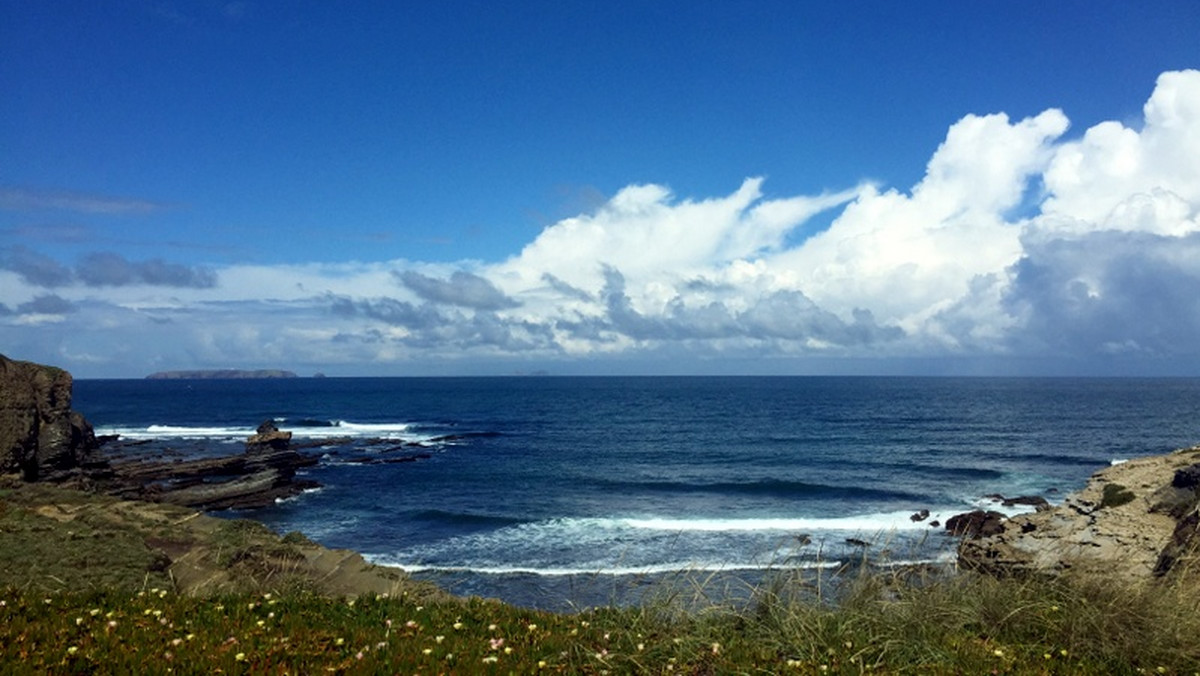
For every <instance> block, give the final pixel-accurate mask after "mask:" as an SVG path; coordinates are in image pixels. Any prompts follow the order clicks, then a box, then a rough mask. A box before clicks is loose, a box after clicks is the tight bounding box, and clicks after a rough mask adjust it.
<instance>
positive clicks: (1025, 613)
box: [0, 572, 1200, 674]
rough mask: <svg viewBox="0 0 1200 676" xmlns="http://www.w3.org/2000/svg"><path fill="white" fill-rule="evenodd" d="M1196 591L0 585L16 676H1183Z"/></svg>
mask: <svg viewBox="0 0 1200 676" xmlns="http://www.w3.org/2000/svg"><path fill="white" fill-rule="evenodd" d="M1198 603H1200V594H1198V593H1197V590H1196V589H1195V587H1194V586H1178V585H1176V586H1171V587H1163V586H1147V587H1143V588H1130V587H1127V586H1122V585H1119V584H1116V583H1113V582H1111V581H1103V580H1096V579H1070V578H1064V579H1039V580H1015V579H1007V580H998V579H994V578H989V577H984V576H978V575H973V574H957V575H949V576H938V577H936V578H928V577H922V576H920V575H915V576H913V575H908V576H906V575H901V574H893V573H879V572H875V573H867V574H864V575H863V576H862V577H860V578H859V579H857V580H855V581H852V582H851V583H849V584H848V585H845V586H843V587H842V588H841V590H840V592H839V595H838V598H837V599H831V598H823V597H821V596H817V595H814V593H813V591H812V588H811V587H810V586H807V585H805V586H802V585H801V584H800V583H799V582H797V580H796V579H792V578H791V577H790V576H788V575H786V574H785V573H783V572H781V577H780V579H779V580H778V581H776V582H774V583H771V584H765V585H763V586H762V587H761V588H759V589H757V590H755V592H754V594H753V596H752V599H751V601H750V602H749V603H746V604H742V605H740V606H739V607H737V608H732V607H722V606H707V607H698V606H697V605H696V604H695V600H694V599H690V598H689V599H686V600H685V599H681V598H679V596H677V595H667V596H666V597H664V598H661V599H659V600H656V601H650V602H647V603H646V604H643V605H640V606H636V607H628V608H601V609H596V610H591V611H587V612H581V613H576V614H553V613H546V612H539V611H532V610H525V609H520V608H516V607H513V606H509V605H506V604H503V603H499V602H495V601H484V600H480V599H468V600H463V599H444V600H438V601H435V602H426V601H423V600H417V599H409V598H406V597H404V596H401V597H399V598H386V597H360V598H358V599H354V600H330V599H328V598H323V597H318V596H313V595H308V594H302V593H301V594H287V595H283V596H280V595H274V594H269V593H268V594H256V595H247V594H243V595H237V596H226V597H220V598H211V599H196V598H191V597H184V596H177V595H175V594H173V593H171V592H169V591H161V590H154V589H150V590H147V591H143V592H139V593H127V592H122V593H109V592H87V593H62V594H52V595H43V594H34V593H30V592H29V591H28V590H25V591H17V590H9V591H7V592H0V666H2V667H3V670H4V671H6V672H13V673H46V672H54V673H131V672H138V673H146V672H150V673H165V672H166V671H167V670H168V669H173V670H175V671H176V672H177V673H213V672H216V671H223V672H225V673H272V674H273V673H318V672H327V671H328V670H332V671H333V672H339V673H355V674H357V673H363V674H374V673H379V674H391V673H423V674H424V673H518V674H526V673H568V674H576V673H582V674H600V673H606V672H607V673H614V674H623V673H647V674H669V673H682V674H742V673H744V674H773V673H812V674H815V673H853V674H858V673H934V674H943V673H945V674H951V673H968V674H986V673H1035V674H1078V673H1095V674H1136V673H1195V672H1196V671H1197V670H1200V643H1197V642H1196V640H1195V637H1196V636H1197V635H1200V617H1198V616H1197V613H1196V612H1195V609H1196V608H1197V607H1198Z"/></svg>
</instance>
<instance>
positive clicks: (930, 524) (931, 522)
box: [929, 519, 942, 528]
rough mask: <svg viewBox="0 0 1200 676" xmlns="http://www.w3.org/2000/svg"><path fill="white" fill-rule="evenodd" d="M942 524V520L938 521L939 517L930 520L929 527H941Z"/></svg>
mask: <svg viewBox="0 0 1200 676" xmlns="http://www.w3.org/2000/svg"><path fill="white" fill-rule="evenodd" d="M941 525H942V522H941V521H938V520H937V519H934V520H933V521H930V522H929V527H930V528H940V527H941Z"/></svg>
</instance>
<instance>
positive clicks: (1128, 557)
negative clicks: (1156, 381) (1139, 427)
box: [958, 446, 1200, 580]
mask: <svg viewBox="0 0 1200 676" xmlns="http://www.w3.org/2000/svg"><path fill="white" fill-rule="evenodd" d="M1198 508H1200V446H1197V447H1194V448H1189V449H1182V450H1179V451H1175V452H1174V453H1170V454H1167V455H1160V456H1151V457H1146V458H1138V459H1135V460H1130V461H1128V462H1125V463H1121V464H1118V465H1114V466H1112V467H1109V468H1106V469H1104V470H1102V471H1100V472H1097V473H1096V474H1094V475H1093V476H1092V478H1091V479H1090V480H1089V481H1088V484H1087V485H1086V486H1085V487H1084V488H1083V489H1082V490H1080V491H1079V492H1077V493H1073V494H1071V495H1069V496H1068V497H1067V498H1066V499H1065V500H1064V501H1063V503H1062V504H1061V505H1058V506H1056V507H1053V508H1051V509H1045V510H1042V511H1039V512H1036V513H1033V514H1022V515H1020V516H1015V517H1013V518H1011V519H1007V520H1004V521H1003V522H1001V523H1000V524H999V527H998V529H997V530H996V531H995V532H993V533H991V534H988V533H984V534H982V535H981V536H978V537H969V538H967V539H965V540H964V541H963V542H962V544H961V546H960V548H959V555H958V558H959V564H960V565H961V566H963V567H965V568H972V569H977V570H982V571H986V572H990V573H995V574H1001V575H1006V574H1024V573H1049V574H1057V573H1061V572H1063V571H1066V570H1085V571H1092V570H1094V571H1100V572H1103V573H1104V574H1105V575H1109V576H1116V577H1122V578H1125V579H1132V580H1147V579H1151V578H1153V577H1155V576H1163V575H1167V574H1171V573H1175V572H1180V571H1185V570H1190V571H1191V572H1192V574H1195V573H1196V572H1200V571H1197V566H1196V563H1197V562H1198V556H1197V554H1198V551H1200V535H1198V531H1200V511H1198Z"/></svg>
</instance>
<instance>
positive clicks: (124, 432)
mask: <svg viewBox="0 0 1200 676" xmlns="http://www.w3.org/2000/svg"><path fill="white" fill-rule="evenodd" d="M95 432H96V434H97V435H113V434H115V435H119V436H120V437H121V438H122V439H136V440H141V439H229V438H234V437H241V438H245V437H248V436H250V435H251V434H254V428H251V427H192V426H187V425H150V426H149V427H115V426H113V427H97V428H96V429H95Z"/></svg>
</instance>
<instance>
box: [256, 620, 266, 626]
mask: <svg viewBox="0 0 1200 676" xmlns="http://www.w3.org/2000/svg"><path fill="white" fill-rule="evenodd" d="M257 624H258V626H260V627H261V626H263V625H265V624H266V621H265V620H259V621H258V622H257Z"/></svg>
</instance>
